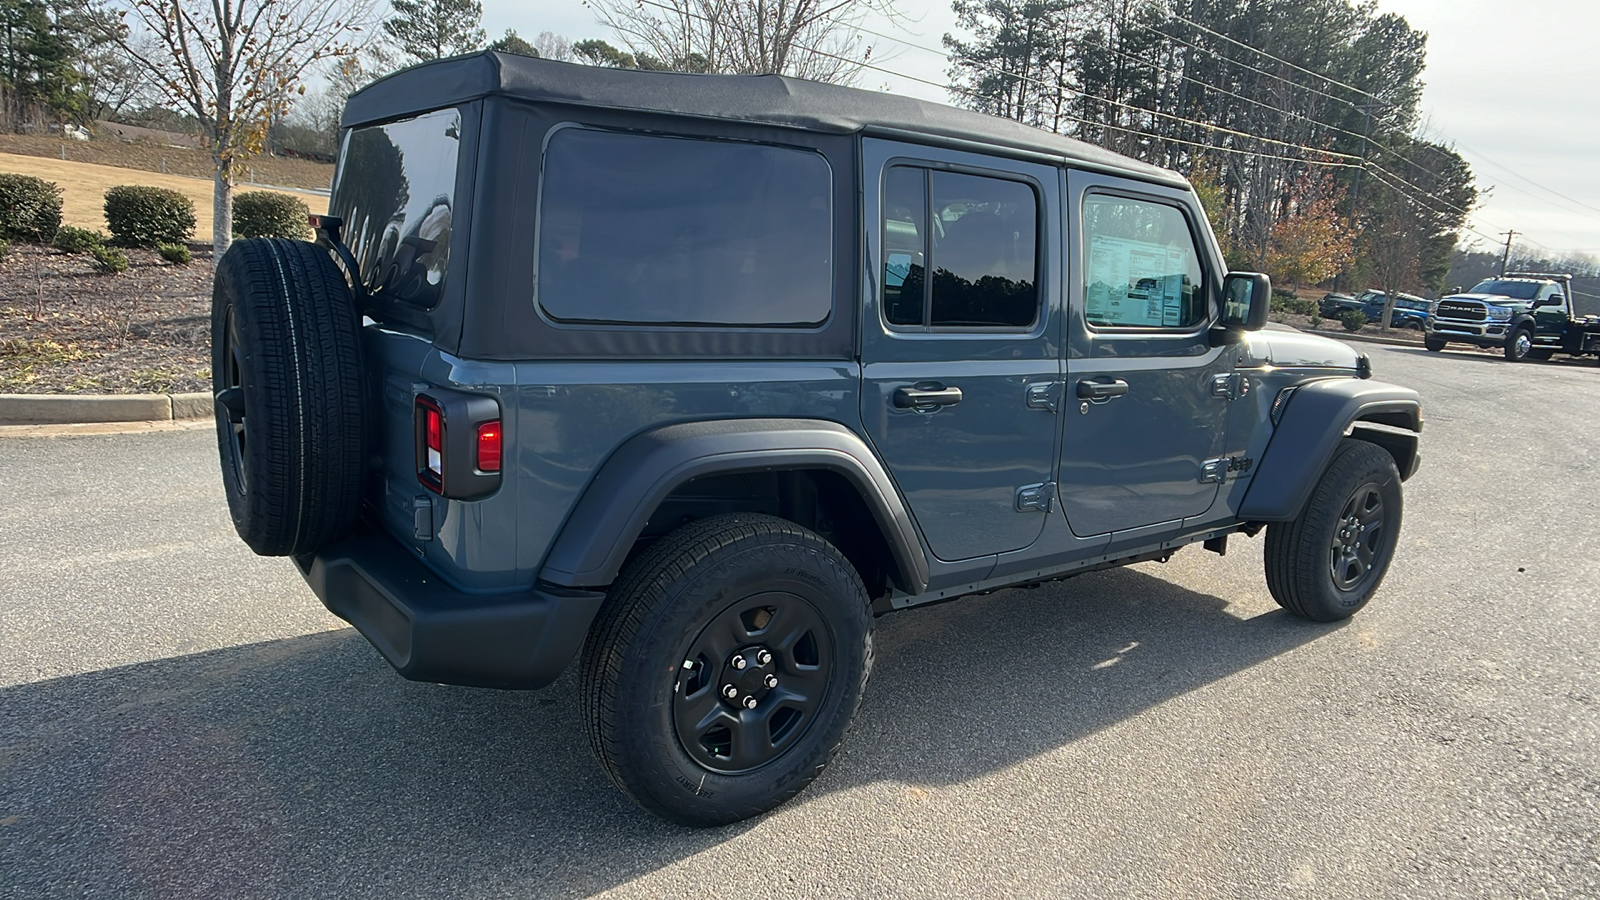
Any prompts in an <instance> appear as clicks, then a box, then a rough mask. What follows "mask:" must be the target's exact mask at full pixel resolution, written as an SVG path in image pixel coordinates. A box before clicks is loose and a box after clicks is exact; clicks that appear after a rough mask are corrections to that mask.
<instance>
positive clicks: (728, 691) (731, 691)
mask: <svg viewBox="0 0 1600 900" xmlns="http://www.w3.org/2000/svg"><path fill="white" fill-rule="evenodd" d="M722 696H724V697H727V698H728V699H729V700H732V699H733V698H735V697H737V696H739V689H738V688H736V687H734V686H733V685H731V684H725V685H723V686H722Z"/></svg>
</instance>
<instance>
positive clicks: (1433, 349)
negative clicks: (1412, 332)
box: [1422, 337, 1450, 353]
mask: <svg viewBox="0 0 1600 900" xmlns="http://www.w3.org/2000/svg"><path fill="white" fill-rule="evenodd" d="M1448 343H1450V342H1449V341H1447V340H1445V339H1444V338H1436V337H1427V338H1423V339H1422V346H1424V347H1426V348H1428V352H1429V353H1438V352H1439V351H1440V350H1443V349H1444V347H1445V345H1446V344H1448Z"/></svg>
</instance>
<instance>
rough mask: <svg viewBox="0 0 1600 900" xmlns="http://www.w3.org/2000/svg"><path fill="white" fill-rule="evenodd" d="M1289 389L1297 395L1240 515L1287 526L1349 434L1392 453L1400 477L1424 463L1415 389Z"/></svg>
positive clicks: (1344, 384)
mask: <svg viewBox="0 0 1600 900" xmlns="http://www.w3.org/2000/svg"><path fill="white" fill-rule="evenodd" d="M1286 390H1290V391H1293V393H1292V394H1291V395H1290V396H1289V397H1288V398H1287V400H1286V402H1285V406H1284V408H1283V413H1282V417H1281V418H1280V419H1279V421H1278V425H1277V427H1276V428H1275V429H1274V430H1273V433H1272V438H1271V439H1270V440H1269V441H1268V442H1267V448H1266V451H1265V452H1264V453H1263V454H1262V460H1261V464H1260V465H1259V466H1257V467H1256V472H1255V476H1254V477H1253V478H1251V480H1250V487H1249V488H1248V489H1246V491H1245V495H1244V499H1243V500H1242V501H1241V502H1240V504H1239V514H1238V515H1239V518H1241V519H1244V520H1246V521H1251V522H1288V521H1292V520H1293V519H1294V518H1295V517H1296V516H1298V515H1300V510H1301V509H1303V508H1304V507H1305V505H1306V501H1307V499H1309V498H1310V496H1311V491H1312V489H1313V488H1314V487H1315V486H1316V483H1317V479H1318V478H1319V477H1321V475H1322V471H1323V470H1324V469H1326V468H1327V467H1328V462H1329V460H1331V459H1333V452H1334V450H1335V449H1336V448H1337V447H1338V445H1339V441H1340V440H1341V439H1342V438H1345V437H1352V436H1353V437H1357V438H1361V439H1363V440H1369V441H1371V442H1372V443H1375V444H1377V445H1378V446H1380V447H1383V448H1384V449H1385V450H1387V451H1389V452H1390V453H1391V454H1393V455H1394V457H1395V466H1396V467H1397V468H1398V469H1399V470H1400V477H1401V479H1402V480H1404V479H1408V478H1410V477H1411V476H1412V475H1413V474H1414V473H1415V472H1416V470H1417V466H1418V465H1419V464H1420V463H1421V459H1422V457H1421V454H1420V453H1419V452H1418V450H1417V439H1418V435H1419V434H1420V433H1421V431H1422V399H1421V397H1420V396H1419V395H1418V394H1417V392H1416V391H1414V390H1411V389H1410V388H1403V387H1399V386H1396V385H1392V384H1385V383H1383V382H1381V381H1365V380H1360V379H1355V378H1330V379H1326V380H1322V381H1312V382H1309V383H1307V384H1302V385H1298V386H1295V387H1292V388H1286Z"/></svg>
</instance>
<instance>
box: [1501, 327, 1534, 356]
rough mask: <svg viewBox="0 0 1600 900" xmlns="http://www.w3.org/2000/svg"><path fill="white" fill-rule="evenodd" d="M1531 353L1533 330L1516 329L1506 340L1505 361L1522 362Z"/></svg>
mask: <svg viewBox="0 0 1600 900" xmlns="http://www.w3.org/2000/svg"><path fill="white" fill-rule="evenodd" d="M1531 352H1533V329H1531V328H1526V327H1523V328H1518V329H1517V330H1516V331H1513V332H1512V333H1511V336H1510V337H1508V338H1506V359H1508V360H1510V361H1512V362H1522V361H1523V360H1525V359H1527V358H1528V354H1529V353H1531Z"/></svg>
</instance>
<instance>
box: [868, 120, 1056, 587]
mask: <svg viewBox="0 0 1600 900" xmlns="http://www.w3.org/2000/svg"><path fill="white" fill-rule="evenodd" d="M863 151H864V152H863V165H864V167H865V169H864V172H863V176H864V177H863V184H864V185H866V194H867V199H866V204H865V205H866V225H867V232H868V260H867V269H868V278H867V288H866V293H867V295H868V296H867V297H865V298H864V302H863V304H862V306H863V317H864V318H863V324H862V337H861V363H862V382H863V384H862V391H861V418H862V422H863V424H864V426H865V428H866V431H867V434H868V436H869V437H870V439H871V440H872V442H873V443H874V444H875V445H876V447H877V449H878V452H879V454H880V455H881V457H882V458H883V460H884V461H885V463H886V465H887V466H888V468H889V471H890V473H891V474H892V475H893V477H894V479H895V481H896V483H897V484H898V485H899V487H900V490H901V492H902V493H903V494H904V495H905V498H906V501H907V503H908V505H909V506H910V508H911V512H912V515H913V516H914V517H915V518H916V520H917V524H918V525H919V526H920V528H921V530H922V533H923V535H924V536H925V537H926V539H927V541H928V544H929V546H930V547H931V548H932V550H933V553H934V555H935V556H936V557H938V558H939V559H941V560H946V561H954V560H961V559H969V558H973V557H979V556H986V555H990V554H994V553H1001V552H1005V551H1009V550H1018V549H1021V548H1023V547H1026V546H1028V545H1029V544H1031V543H1033V542H1034V540H1035V539H1036V538H1037V537H1038V536H1039V534H1040V532H1041V531H1042V530H1043V528H1044V524H1045V518H1046V514H1047V513H1048V511H1049V509H1050V508H1051V504H1052V500H1051V497H1052V495H1053V491H1054V484H1053V483H1052V481H1053V477H1052V470H1053V467H1054V459H1055V445H1056V432H1057V423H1058V421H1059V420H1058V416H1057V413H1056V409H1057V408H1059V403H1058V401H1059V397H1060V384H1059V382H1060V378H1061V362H1060V338H1059V335H1060V312H1059V310H1060V303H1059V299H1058V298H1059V295H1060V288H1059V285H1058V281H1057V279H1056V277H1055V273H1057V272H1059V271H1060V250H1059V248H1060V246H1061V238H1060V222H1061V204H1060V173H1059V171H1058V170H1056V169H1054V168H1051V167H1048V166H1040V165H1033V164H1029V163H1023V162H1017V161H1013V160H1002V159H996V158H992V157H987V156H982V155H978V154H971V153H960V152H954V151H946V150H940V149H934V148H930V147H921V146H916V145H911V144H901V143H898V142H891V141H880V140H871V139H869V140H866V141H865V142H864V147H863Z"/></svg>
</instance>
